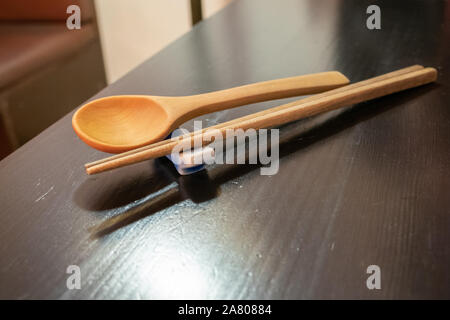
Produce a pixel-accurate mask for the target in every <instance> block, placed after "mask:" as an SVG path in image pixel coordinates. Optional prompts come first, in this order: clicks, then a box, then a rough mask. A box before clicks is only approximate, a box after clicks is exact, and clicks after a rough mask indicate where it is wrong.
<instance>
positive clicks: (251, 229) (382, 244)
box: [0, 0, 450, 299]
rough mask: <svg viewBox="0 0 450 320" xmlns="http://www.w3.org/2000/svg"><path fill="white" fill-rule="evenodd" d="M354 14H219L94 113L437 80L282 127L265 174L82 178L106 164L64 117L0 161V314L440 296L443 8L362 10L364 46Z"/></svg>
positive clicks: (447, 176) (217, 117)
mask: <svg viewBox="0 0 450 320" xmlns="http://www.w3.org/2000/svg"><path fill="white" fill-rule="evenodd" d="M344 2H345V4H344ZM370 4H372V3H371V2H368V1H367V2H365V1H331V0H330V1H325V0H322V1H316V0H307V1H294V0H284V1H270V0H264V1H261V0H238V1H234V2H233V3H232V4H231V5H229V6H227V7H226V8H224V9H223V10H222V11H220V12H219V13H217V14H216V15H214V16H212V17H211V18H210V19H207V20H205V21H203V22H201V23H200V24H198V25H197V26H196V27H195V28H193V30H192V31H190V32H188V33H187V34H185V35H183V36H182V37H181V38H179V39H178V40H176V41H175V42H173V43H172V44H171V45H169V46H168V47H166V48H165V49H164V50H162V51H161V52H159V53H158V54H156V55H155V56H153V57H151V58H150V59H149V60H147V61H146V62H145V63H143V64H142V65H140V66H138V67H137V68H136V69H135V70H133V71H131V72H130V73H129V74H127V75H126V76H125V77H123V78H122V79H120V80H119V81H117V82H115V83H113V84H111V85H110V86H108V87H107V88H105V89H104V90H103V91H101V92H100V93H98V94H97V95H96V96H95V97H93V98H98V97H102V96H108V95H114V94H152V95H170V96H177V95H188V94H196V93H201V92H207V91H212V90H218V89H224V88H228V87H232V86H237V85H242V84H246V83H250V82H256V81H262V80H269V79H275V78H279V77H288V76H294V75H299V74H307V73H313V72H321V71H328V70H338V71H341V72H342V73H344V74H345V75H347V76H348V77H349V78H350V79H351V80H352V81H358V80H362V79H365V78H368V77H372V76H375V75H379V74H382V73H385V72H389V71H392V70H395V69H399V68H402V67H405V66H408V65H412V64H422V65H425V66H433V67H435V68H437V69H438V71H439V78H438V81H437V83H436V84H431V85H427V86H423V87H421V88H418V89H414V90H409V91H406V92H401V93H398V94H395V95H392V96H388V97H384V98H380V99H377V100H375V101H371V102H367V103H364V104H360V105H357V106H353V107H349V108H347V109H344V110H342V111H337V112H336V111H335V112H333V113H329V114H325V115H322V116H319V117H316V118H312V119H307V120H303V121H299V122H296V123H292V124H290V125H287V126H284V127H283V128H282V129H281V131H280V139H281V146H280V167H279V172H278V173H277V174H276V175H273V176H262V175H260V170H259V169H260V167H259V166H258V165H214V166H211V167H209V168H208V170H207V171H202V172H199V173H197V174H194V175H191V176H183V177H180V176H178V175H177V174H175V173H174V170H173V168H172V167H171V166H170V163H167V161H165V160H163V159H159V160H157V161H147V162H142V163H139V164H136V165H132V166H129V167H125V168H121V169H117V170H114V171H110V172H105V173H102V174H99V175H95V176H87V175H86V174H85V172H84V169H83V164H84V163H86V162H89V161H94V160H97V159H100V158H102V157H104V156H106V154H103V153H101V152H99V151H96V150H93V149H90V148H89V147H88V146H86V145H85V144H83V143H82V142H81V141H80V140H79V139H78V138H77V136H76V135H75V134H74V132H73V130H72V128H71V123H70V121H71V114H69V115H67V116H66V117H64V118H63V119H61V120H59V121H58V122H57V123H55V124H54V125H52V126H51V127H50V128H48V129H47V130H46V131H44V132H43V133H42V134H40V135H39V136H37V137H36V138H35V139H33V140H31V141H30V142H29V143H27V144H26V145H24V146H23V147H22V148H20V149H19V150H17V151H16V152H14V153H13V154H12V155H10V156H8V157H7V158H5V159H3V160H2V161H1V162H0V188H1V191H0V259H1V262H0V298H22V299H27V298H44V299H46V298H61V299H79V298H82V299H103V298H112V299H124V298H131V299H146V298H156V299H163V298H190V299H197V298H205V299H213V298H224V299H241V298H244V299H254V298H255V299H268V298H272V299H299V298H367V299H379V298H406V299H408V298H450V273H449V270H450V249H449V245H450V106H449V99H450V88H449V80H450V41H449V40H450V1H377V4H378V5H379V6H380V8H381V19H382V20H381V21H382V25H381V27H382V28H381V30H368V29H367V28H366V19H367V17H368V15H367V14H366V8H367V6H368V5H370ZM149 41H150V40H149ZM291 100H293V99H285V100H282V101H281V100H280V101H272V102H265V103H259V104H253V105H250V106H247V107H242V108H237V109H234V110H229V111H224V112H220V113H217V114H213V115H209V116H204V117H202V119H203V120H204V125H205V126H206V125H212V124H214V123H217V122H221V121H225V120H228V119H233V118H235V117H237V116H242V115H245V114H248V113H250V112H255V111H258V110H262V109H264V108H268V107H272V106H275V105H278V104H281V103H283V102H285V101H291ZM190 125H191V124H190V123H188V124H187V126H188V127H189V126H190ZM70 265H76V266H79V267H80V270H81V289H79V290H69V289H68V288H67V286H66V281H67V278H68V277H69V274H68V273H67V272H66V271H67V268H68V266H70ZM369 265H378V266H379V267H380V270H381V290H368V288H367V286H366V280H367V278H368V276H369V274H367V272H366V271H367V267H368V266H369Z"/></svg>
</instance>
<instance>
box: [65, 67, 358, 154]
mask: <svg viewBox="0 0 450 320" xmlns="http://www.w3.org/2000/svg"><path fill="white" fill-rule="evenodd" d="M348 83H349V80H348V79H347V78H346V77H345V76H344V75H342V74H341V73H339V72H337V71H331V72H322V73H316V74H310V75H303V76H297V77H291V78H284V79H277V80H271V81H265V82H259V83H254V84H249V85H245V86H241V87H236V88H231V89H226V90H221V91H215V92H209V93H204V94H198V95H193V96H185V97H162V96H145V95H122V96H110V97H105V98H100V99H97V100H93V101H90V102H88V103H87V104H85V105H84V106H82V107H81V108H80V109H78V110H77V111H76V112H75V114H74V115H73V118H72V126H73V129H74V130H75V132H76V133H77V135H78V136H79V137H80V138H81V140H82V141H84V142H85V143H86V144H88V145H89V146H91V147H93V148H95V149H98V150H100V151H104V152H109V153H121V152H125V151H129V150H132V149H135V148H139V147H142V146H144V145H148V144H151V143H154V142H158V141H161V140H163V139H164V138H166V137H167V136H168V135H169V134H170V132H172V131H173V130H175V129H176V128H178V127H179V126H180V125H181V124H182V123H184V122H186V121H188V120H190V119H193V118H195V117H198V116H200V115H204V114H208V113H212V112H216V111H221V110H224V109H229V108H234V107H237V106H242V105H245V104H249V103H255V102H261V101H267V100H273V99H280V98H288V97H293V96H297V95H304V94H314V93H319V92H323V91H327V90H331V89H334V88H337V87H340V86H343V85H346V84H348Z"/></svg>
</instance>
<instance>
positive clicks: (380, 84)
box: [85, 65, 437, 174]
mask: <svg viewBox="0 0 450 320" xmlns="http://www.w3.org/2000/svg"><path fill="white" fill-rule="evenodd" d="M436 77H437V71H436V69H434V68H424V67H423V66H420V65H414V66H411V67H407V68H404V69H400V70H397V71H394V72H390V73H386V74H384V75H381V76H378V77H374V78H370V79H367V80H364V81H360V82H357V83H354V84H350V85H347V86H344V87H340V88H338V89H334V90H330V91H327V92H324V93H321V94H316V95H314V96H311V97H308V98H305V99H301V100H298V101H294V102H291V103H288V104H284V105H281V106H278V107H274V108H270V109H267V110H263V111H260V112H256V113H253V114H250V115H247V116H244V117H241V118H237V119H234V120H231V121H227V122H224V123H220V124H217V125H215V126H211V127H208V128H204V129H202V130H198V131H194V132H191V133H188V134H185V135H183V136H179V137H176V138H172V139H168V140H163V141H160V142H157V143H153V144H151V145H148V146H144V147H141V148H137V149H134V150H130V151H127V152H124V153H121V154H117V155H114V156H111V157H108V158H104V159H101V160H98V161H94V162H91V163H87V164H86V165H85V168H86V172H87V173H88V174H95V173H99V172H102V171H107V170H111V169H114V168H119V167H123V166H126V165H130V164H133V163H137V162H141V161H144V160H148V159H154V158H159V157H162V156H165V155H168V154H170V153H171V152H172V150H173V148H174V147H175V146H177V145H178V144H180V143H182V144H183V145H187V146H192V145H193V142H194V141H198V140H196V139H200V141H202V144H203V145H205V144H208V143H211V142H212V141H213V139H214V136H215V135H216V134H217V133H218V132H220V134H222V136H225V133H226V130H227V129H233V130H236V129H243V130H247V129H250V128H253V129H261V128H268V127H273V126H278V125H281V124H284V123H288V122H292V121H295V120H299V119H301V118H306V117H310V116H313V115H316V114H319V113H322V112H326V111H331V110H334V109H338V108H341V107H344V106H348V105H351V104H356V103H360V102H363V101H368V100H372V99H375V98H379V97H382V96H385V95H388V94H392V93H395V92H399V91H402V90H406V89H409V88H414V87H417V86H420V85H424V84H427V83H430V82H433V81H435V80H436ZM213 129H216V130H213ZM217 130H218V131H217Z"/></svg>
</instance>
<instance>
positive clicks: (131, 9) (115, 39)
mask: <svg viewBox="0 0 450 320" xmlns="http://www.w3.org/2000/svg"><path fill="white" fill-rule="evenodd" d="M231 1H232V0H203V3H202V6H203V15H204V18H207V17H209V16H210V15H212V14H214V13H215V12H217V11H218V10H219V9H221V8H222V7H224V6H225V5H227V4H228V3H229V2H231ZM95 5H96V10H97V18H98V25H99V31H100V38H101V42H102V48H103V56H104V61H105V68H106V76H107V79H108V82H109V83H111V82H114V81H115V80H117V79H118V78H120V77H121V76H123V75H124V74H125V73H127V72H128V71H129V70H131V69H132V68H134V67H135V66H137V65H139V64H140V63H141V62H143V61H144V60H146V59H147V58H148V57H150V56H152V55H154V54H155V53H156V52H158V51H160V50H161V49H162V48H164V47H165V46H166V45H168V44H169V43H171V42H172V41H174V40H175V39H177V38H178V37H179V36H181V35H182V34H183V33H185V32H187V31H189V30H190V29H191V13H190V1H189V0H95Z"/></svg>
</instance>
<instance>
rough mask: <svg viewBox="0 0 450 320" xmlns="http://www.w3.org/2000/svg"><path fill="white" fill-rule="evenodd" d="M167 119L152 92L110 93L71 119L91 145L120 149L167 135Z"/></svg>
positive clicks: (112, 151) (103, 148) (111, 149)
mask: <svg viewBox="0 0 450 320" xmlns="http://www.w3.org/2000/svg"><path fill="white" fill-rule="evenodd" d="M168 121H169V115H168V114H167V112H166V110H165V109H164V107H163V106H161V104H160V103H158V102H157V101H156V100H155V99H152V98H151V97H149V96H111V97H106V98H101V99H97V100H94V101H91V102H89V103H87V104H86V105H84V106H83V107H82V108H80V109H79V110H78V111H77V112H76V113H75V115H74V117H73V120H72V123H73V127H74V129H75V132H76V133H77V134H78V136H79V137H80V138H81V140H83V141H84V142H85V143H86V144H88V145H89V146H91V147H93V148H95V149H98V150H102V151H106V152H110V153H120V152H124V151H127V150H130V149H134V148H138V147H141V146H143V145H146V144H148V143H152V142H154V141H158V140H162V139H164V138H165V137H166V136H168V135H169V133H170V128H169V127H168V125H167V123H168Z"/></svg>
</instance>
